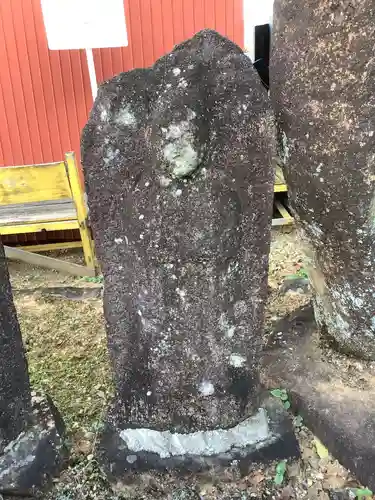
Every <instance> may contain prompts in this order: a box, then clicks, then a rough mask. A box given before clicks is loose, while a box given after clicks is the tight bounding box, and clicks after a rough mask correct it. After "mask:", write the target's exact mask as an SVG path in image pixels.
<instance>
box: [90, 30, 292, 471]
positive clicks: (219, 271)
mask: <svg viewBox="0 0 375 500" xmlns="http://www.w3.org/2000/svg"><path fill="white" fill-rule="evenodd" d="M272 144H273V127H272V118H271V114H270V109H269V104H268V101H267V94H266V93H265V91H264V89H263V88H262V86H261V83H260V82H259V79H258V77H257V75H256V72H255V70H254V68H253V67H252V64H251V62H250V60H249V59H248V57H247V56H245V55H244V53H243V52H242V50H241V49H240V48H239V47H238V46H236V45H235V44H234V43H232V42H231V41H229V40H228V39H226V38H224V37H222V36H221V35H219V34H218V33H216V32H214V31H210V30H206V31H202V32H200V33H198V34H197V35H196V36H194V38H192V39H191V40H188V41H187V42H184V43H183V44H181V45H179V46H177V47H176V48H175V49H174V51H173V52H172V53H171V54H168V55H167V56H165V57H163V58H161V59H160V60H159V61H157V62H156V63H155V65H154V66H153V67H152V68H149V69H142V70H135V71H131V72H129V73H123V74H120V75H118V76H117V77H115V78H113V79H112V80H110V81H109V82H106V83H105V84H104V85H102V86H101V87H100V89H99V92H98V97H97V99H96V102H95V105H94V108H93V110H92V113H91V115H90V119H89V122H88V124H87V125H86V127H85V130H84V132H83V138H82V155H83V164H84V172H85V179H86V187H87V193H88V203H89V207H90V216H91V224H92V228H93V230H94V237H95V242H96V249H97V252H98V257H99V260H100V263H101V269H102V271H103V275H104V312H105V317H106V322H107V334H108V344H109V350H110V355H111V358H112V363H113V368H114V377H115V385H116V397H115V401H114V406H113V408H112V409H111V411H110V412H109V416H108V421H107V427H106V430H105V432H103V434H102V437H101V442H100V445H99V448H100V451H99V454H100V455H101V460H102V462H104V464H105V465H106V466H107V470H110V471H111V472H112V473H114V471H116V473H115V475H117V476H118V475H122V474H124V473H125V472H126V471H128V470H132V469H144V468H151V467H152V468H159V469H163V470H165V469H166V468H184V469H189V468H191V469H195V468H198V469H200V468H203V467H206V466H210V465H215V464H221V463H223V464H228V463H230V462H231V460H233V459H237V458H241V459H242V458H245V457H246V456H247V455H249V456H254V454H255V455H256V454H257V453H258V454H259V453H260V454H261V453H262V452H260V451H259V448H262V447H265V448H267V450H268V451H269V450H271V448H272V449H273V446H274V444H275V442H277V443H278V444H280V443H281V442H282V441H283V439H284V435H283V434H282V433H281V434H280V436H279V438H277V439H276V440H275V442H274V441H273V434H272V430H271V428H272V425H276V420H275V421H273V422H272V417H274V418H276V415H272V416H271V417H270V419H271V423H269V418H268V417H269V415H268V414H267V411H266V410H265V409H262V410H258V409H259V406H260V401H259V393H260V391H259V376H258V361H259V355H260V352H261V349H262V330H263V319H264V305H265V301H266V297H267V268H268V252H269V244H270V228H271V212H272V199H273V170H272V167H271V157H272ZM284 416H285V415H284ZM234 428H235V429H236V430H237V431H238V432H237V433H235V432H234ZM293 446H294V448H295V447H296V442H295V438H294V441H293ZM285 449H286V447H284V450H285ZM284 450H282V453H284ZM268 451H267V452H268ZM267 452H266V451H264V454H267Z"/></svg>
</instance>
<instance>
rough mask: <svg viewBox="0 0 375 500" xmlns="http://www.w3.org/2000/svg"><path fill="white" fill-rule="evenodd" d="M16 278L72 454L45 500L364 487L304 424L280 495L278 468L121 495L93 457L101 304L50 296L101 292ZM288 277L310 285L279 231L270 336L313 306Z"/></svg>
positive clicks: (312, 497)
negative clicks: (281, 322)
mask: <svg viewBox="0 0 375 500" xmlns="http://www.w3.org/2000/svg"><path fill="white" fill-rule="evenodd" d="M60 257H62V258H64V259H68V260H72V261H74V262H80V259H81V255H80V253H79V251H77V252H75V251H74V252H69V253H63V254H60ZM10 274H11V281H12V286H13V292H14V298H15V303H16V307H17V311H18V317H19V321H20V324H21V328H22V334H23V339H24V342H25V346H26V350H27V355H28V362H29V371H30V378H31V383H32V385H33V389H35V390H37V391H43V392H47V393H48V394H49V395H50V396H51V397H52V398H53V400H54V402H55V404H56V405H57V407H58V408H59V410H60V412H61V413H62V415H63V417H64V420H65V422H66V425H67V430H68V435H69V440H70V442H71V444H72V459H71V461H70V466H69V468H68V469H67V470H66V471H65V472H64V473H63V474H62V476H61V478H59V480H56V482H55V484H54V488H53V490H52V491H51V492H50V493H48V494H45V495H44V496H43V498H45V499H47V498H48V499H50V500H52V499H53V500H90V499H93V500H94V499H95V500H115V499H117V500H120V499H152V498H165V499H173V500H179V499H181V500H183V499H184V500H189V499H191V500H193V499H199V498H201V499H207V500H211V499H227V500H230V499H238V500H246V499H248V498H249V499H250V498H255V499H285V500H287V499H309V500H329V498H331V497H330V496H329V491H330V490H333V489H343V488H346V487H348V488H349V487H350V488H351V487H358V485H357V484H356V482H355V481H354V479H353V478H352V477H351V476H350V474H349V473H348V472H347V471H346V470H345V469H344V468H343V467H341V466H340V464H338V463H337V462H336V461H335V460H334V459H332V457H330V456H329V455H328V452H327V450H326V449H325V448H324V446H322V445H321V444H320V443H319V442H317V441H316V440H315V438H314V436H313V435H312V434H311V433H310V432H309V431H308V429H306V428H305V427H304V426H303V422H302V421H301V418H300V417H298V415H297V416H294V422H295V426H296V433H297V435H298V439H299V442H300V446H301V452H302V457H301V459H300V460H298V461H295V462H291V463H288V464H287V466H286V471H285V473H283V474H282V482H281V484H280V485H277V484H275V474H276V467H277V465H278V464H269V465H267V466H255V467H254V469H253V470H252V471H251V472H250V473H249V474H248V475H247V476H246V477H240V476H239V475H238V474H237V472H236V471H235V470H231V471H227V476H226V479H225V478H223V477H220V479H218V478H215V477H213V478H212V481H209V482H207V481H206V482H205V483H202V482H197V481H196V480H195V479H194V478H192V477H190V478H184V479H181V478H176V477H173V476H165V475H164V476H158V475H148V476H143V477H142V479H141V481H140V483H139V484H138V485H137V486H136V487H130V488H127V489H126V490H124V491H122V492H120V493H118V492H117V493H115V492H114V491H113V490H112V487H111V485H110V484H109V483H108V482H107V480H106V478H105V477H104V475H103V474H102V472H101V471H100V469H99V467H98V465H97V463H96V461H95V459H94V457H93V447H94V442H95V437H96V435H97V430H98V428H99V426H100V422H101V419H102V417H103V415H104V412H105V409H106V405H107V402H108V401H109V399H110V397H111V394H112V384H111V376H110V368H109V360H108V354H107V348H106V339H105V331H104V321H103V314H102V303H101V298H100V297H97V298H91V299H85V300H67V299H66V298H62V297H60V296H54V295H51V294H46V293H45V292H44V291H43V289H44V288H45V287H58V286H74V287H84V288H87V287H92V288H98V287H99V286H100V285H99V284H98V283H95V282H92V281H88V280H87V279H86V280H85V279H76V278H72V277H70V276H65V275H62V274H59V273H57V272H54V271H49V270H45V269H36V268H31V267H29V266H27V265H25V264H22V263H14V262H12V263H10ZM290 276H293V277H302V278H303V277H304V270H303V262H302V256H301V255H300V252H299V247H298V237H297V235H296V233H295V232H294V230H293V229H290V228H289V229H277V230H275V231H274V232H273V239H272V247H271V257H270V271H269V300H268V306H267V314H266V321H267V326H268V328H269V326H270V324H272V322H273V321H275V320H276V319H278V318H280V317H282V316H283V315H285V314H286V313H287V312H289V311H291V310H294V309H296V308H297V307H299V306H301V305H303V304H306V303H307V302H308V301H309V300H310V296H309V292H306V291H304V290H302V289H298V288H297V289H296V290H295V291H289V292H285V291H280V287H281V285H282V284H283V283H284V281H285V279H286V278H287V277H290ZM94 295H95V294H94ZM266 331H267V329H266ZM276 482H277V481H276ZM178 488H183V489H182V490H178ZM186 488H188V489H186ZM189 488H190V489H189ZM0 497H1V496H0ZM340 498H341V497H340ZM342 498H345V497H342ZM347 498H350V496H348V497H347Z"/></svg>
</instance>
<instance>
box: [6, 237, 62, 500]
mask: <svg viewBox="0 0 375 500" xmlns="http://www.w3.org/2000/svg"><path fill="white" fill-rule="evenodd" d="M63 433H64V425H63V422H62V420H61V418H60V417H59V416H58V413H57V411H56V409H55V408H54V407H53V405H52V403H51V402H50V401H49V400H45V399H44V398H41V397H37V396H35V397H34V398H32V397H31V391H30V385H29V378H28V371H27V361H26V357H25V351H24V348H23V344H22V338H21V332H20V328H19V324H18V321H17V316H16V311H15V308H14V304H13V298H12V292H11V287H10V283H9V275H8V269H7V264H6V259H5V255H4V248H3V246H2V244H1V242H0V496H1V489H6V490H8V491H9V492H11V491H13V490H15V491H16V492H17V491H18V490H19V489H21V490H23V491H24V490H27V489H32V488H34V487H39V486H42V485H43V484H44V483H45V482H46V481H47V480H48V478H49V477H50V476H51V475H53V474H55V473H56V472H57V471H58V470H59V469H60V468H61V466H62V463H63V459H64V457H65V450H64V447H63Z"/></svg>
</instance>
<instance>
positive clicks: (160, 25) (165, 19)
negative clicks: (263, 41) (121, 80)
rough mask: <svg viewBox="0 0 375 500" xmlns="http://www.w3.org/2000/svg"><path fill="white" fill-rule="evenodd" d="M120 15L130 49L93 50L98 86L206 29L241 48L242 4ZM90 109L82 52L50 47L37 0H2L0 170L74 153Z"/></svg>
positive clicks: (175, 4) (193, 2) (162, 0)
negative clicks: (215, 31)
mask: <svg viewBox="0 0 375 500" xmlns="http://www.w3.org/2000/svg"><path fill="white" fill-rule="evenodd" d="M125 9H126V19H127V29H128V37H129V46H128V47H125V48H117V49H100V50H94V57H95V66H96V70H97V77H98V80H99V81H103V80H105V79H108V78H110V77H111V76H112V75H114V74H116V73H119V72H121V71H126V70H129V69H132V68H135V67H142V66H149V65H151V64H152V63H153V62H154V61H155V60H156V59H157V58H158V57H160V56H161V55H163V54H165V53H166V52H168V51H170V50H171V49H172V47H173V46H174V45H175V44H176V43H179V42H181V41H182V40H184V39H186V38H188V37H190V36H192V35H193V34H194V33H195V32H197V31H199V30H201V29H203V28H214V29H216V30H217V31H219V32H220V33H222V34H224V35H226V36H228V37H229V38H231V39H232V40H234V41H235V42H237V43H238V44H239V45H240V46H243V37H244V27H243V19H242V0H125ZM66 32H67V36H69V26H67V27H66ZM91 105H92V97H91V90H90V82H89V76H88V70H87V64H86V58H85V53H84V51H79V50H70V51H50V50H49V49H48V46H47V39H46V35H45V30H44V24H43V18H42V11H41V6H40V0H0V166H4V165H26V164H30V163H43V162H50V161H57V160H61V159H62V158H63V154H64V152H65V151H71V150H73V151H75V152H76V153H78V152H79V140H80V130H81V129H82V127H83V126H84V124H85V122H86V119H87V115H88V113H89V111H90V108H91Z"/></svg>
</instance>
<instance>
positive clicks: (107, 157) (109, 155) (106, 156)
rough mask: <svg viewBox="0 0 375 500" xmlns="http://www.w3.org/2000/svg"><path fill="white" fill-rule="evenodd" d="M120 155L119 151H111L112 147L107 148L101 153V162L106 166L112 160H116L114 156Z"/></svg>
mask: <svg viewBox="0 0 375 500" xmlns="http://www.w3.org/2000/svg"><path fill="white" fill-rule="evenodd" d="M119 153H120V150H119V149H113V147H112V146H108V147H107V148H105V150H104V151H103V161H104V163H105V164H106V165H108V164H109V163H110V162H111V161H112V160H114V159H115V158H116V156H117V155H118V154H119Z"/></svg>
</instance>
